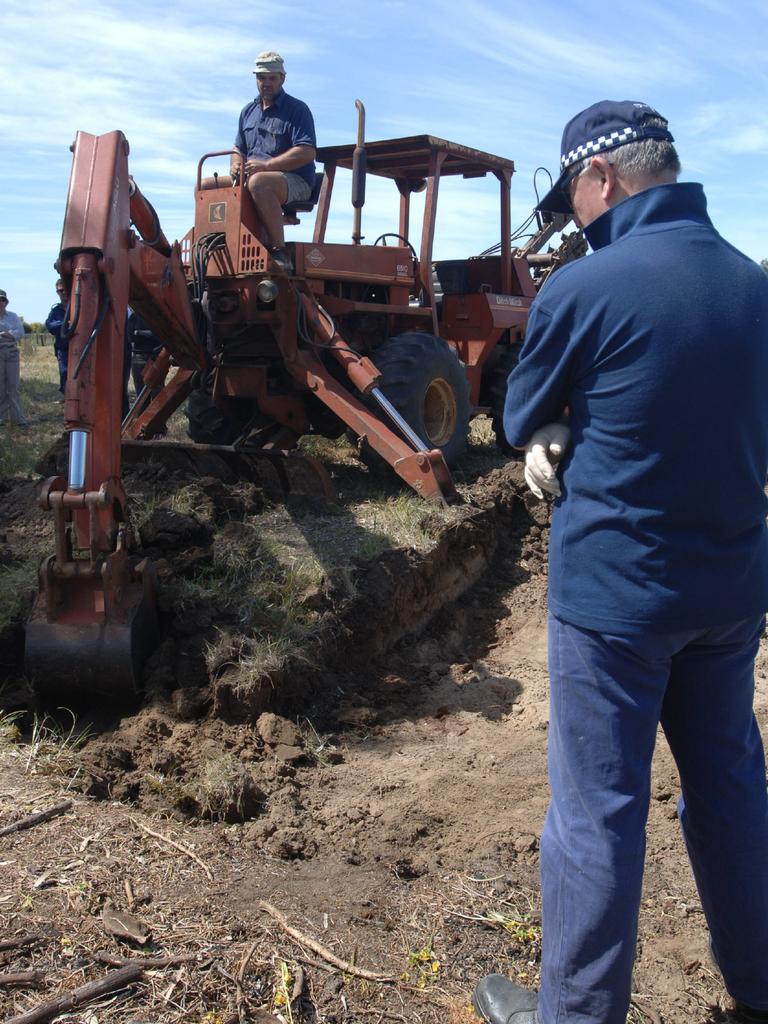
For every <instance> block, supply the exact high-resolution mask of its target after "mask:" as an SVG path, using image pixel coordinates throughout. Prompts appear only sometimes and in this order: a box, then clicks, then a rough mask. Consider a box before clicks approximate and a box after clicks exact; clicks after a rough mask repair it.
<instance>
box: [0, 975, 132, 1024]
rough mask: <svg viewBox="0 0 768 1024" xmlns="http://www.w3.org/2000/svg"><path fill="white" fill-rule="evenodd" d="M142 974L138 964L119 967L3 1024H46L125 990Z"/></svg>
mask: <svg viewBox="0 0 768 1024" xmlns="http://www.w3.org/2000/svg"><path fill="white" fill-rule="evenodd" d="M143 973H144V968H143V967H141V966H139V965H138V964H131V965H130V966H128V967H121V968H120V970H119V971H112V972H111V973H109V974H105V975H104V977H103V978H99V980H98V981H89V982H88V984H87V985H80V986H79V987H78V988H75V989H73V990H72V991H71V992H68V993H67V994H66V995H63V996H57V997H56V998H55V999H50V1000H48V1001H47V1002H45V1003H40V1004H39V1006H35V1007H34V1008H33V1009H31V1010H26V1011H25V1012H24V1013H20V1014H19V1015H18V1016H16V1017H10V1018H9V1019H8V1020H7V1021H6V1022H5V1024H48V1022H49V1021H52V1020H53V1018H54V1017H58V1016H59V1014H60V1013H66V1012H67V1010H74V1009H75V1007H77V1006H82V1005H83V1003H89V1002H91V1000H92V999H98V998H99V997H100V996H105V995H108V994H109V993H110V992H116V991H117V990H118V989H121V988H125V986H126V985H130V983H131V982H132V981H136V980H137V979H138V978H140V977H141V975H142V974H143Z"/></svg>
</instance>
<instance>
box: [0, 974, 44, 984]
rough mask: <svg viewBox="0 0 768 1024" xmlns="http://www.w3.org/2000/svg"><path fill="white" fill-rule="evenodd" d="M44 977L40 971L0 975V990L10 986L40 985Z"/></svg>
mask: <svg viewBox="0 0 768 1024" xmlns="http://www.w3.org/2000/svg"><path fill="white" fill-rule="evenodd" d="M44 981H45V975H44V974H43V972H42V971H16V973H15V974H0V988H7V987H10V986H11V985H34V986H37V985H42V983H43V982H44Z"/></svg>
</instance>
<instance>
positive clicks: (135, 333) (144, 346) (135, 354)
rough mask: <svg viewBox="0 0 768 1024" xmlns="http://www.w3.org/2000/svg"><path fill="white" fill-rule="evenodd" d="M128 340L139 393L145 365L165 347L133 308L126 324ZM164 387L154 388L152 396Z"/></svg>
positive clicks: (132, 371)
mask: <svg viewBox="0 0 768 1024" xmlns="http://www.w3.org/2000/svg"><path fill="white" fill-rule="evenodd" d="M125 330H126V332H127V334H128V341H129V342H130V345H131V378H132V380H133V386H134V388H135V389H136V394H137V395H138V394H139V393H140V391H141V389H142V388H143V387H144V378H143V376H142V375H143V373H144V367H145V366H146V365H147V363H148V362H149V361H150V359H152V358H153V357H154V356H156V355H157V353H158V352H159V351H160V349H161V348H162V347H163V343H162V341H160V339H159V338H156V337H155V335H154V334H153V333H152V331H150V329H149V328H148V327H147V325H146V324H145V323H144V321H143V320H142V319H141V317H140V316H139V314H138V313H134V311H133V310H131V312H130V313H129V314H128V320H127V322H126V325H125ZM161 390H162V388H153V390H152V397H153V398H154V397H155V395H158V394H159V393H160V391H161Z"/></svg>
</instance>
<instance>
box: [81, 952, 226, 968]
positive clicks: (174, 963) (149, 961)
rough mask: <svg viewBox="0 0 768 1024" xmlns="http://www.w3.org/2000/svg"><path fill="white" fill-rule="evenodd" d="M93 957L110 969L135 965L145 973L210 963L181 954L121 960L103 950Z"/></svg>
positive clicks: (195, 955)
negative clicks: (158, 969)
mask: <svg viewBox="0 0 768 1024" xmlns="http://www.w3.org/2000/svg"><path fill="white" fill-rule="evenodd" d="M93 956H94V959H95V960H98V961H99V963H100V964H106V965H107V966H108V967H128V966H129V965H131V964H135V965H136V966H137V967H141V969H142V970H143V971H151V970H154V969H155V968H162V967H178V966H179V965H180V964H192V963H197V964H199V966H201V967H203V966H205V964H207V963H208V962H209V961H208V960H198V958H197V957H198V955H197V953H180V954H179V955H178V956H132V957H126V958H121V957H117V956H112V955H111V954H110V953H106V952H104V951H103V950H102V951H100V952H98V953H94V954H93Z"/></svg>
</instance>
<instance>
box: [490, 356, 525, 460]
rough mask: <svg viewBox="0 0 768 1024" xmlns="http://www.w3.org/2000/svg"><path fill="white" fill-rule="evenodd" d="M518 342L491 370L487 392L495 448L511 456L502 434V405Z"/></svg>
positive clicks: (515, 361)
mask: <svg viewBox="0 0 768 1024" xmlns="http://www.w3.org/2000/svg"><path fill="white" fill-rule="evenodd" d="M520 344H521V343H520V342H517V343H515V344H513V345H512V346H510V348H508V349H507V350H506V351H505V352H504V354H503V355H502V357H501V358H500V359H499V360H498V361H497V362H496V365H495V366H494V368H493V370H491V380H490V387H489V390H488V394H489V398H490V406H491V424H492V426H493V433H494V435H495V437H496V446H497V448H498V449H499V451H502V452H504V454H505V455H513V454H514V453H515V451H516V449H515V448H513V447H512V445H511V444H510V443H509V441H507V438H506V435H505V433H504V403H505V401H506V398H507V379H508V378H509V375H510V373H512V371H513V370H514V368H515V367H516V366H517V363H518V360H519V358H520Z"/></svg>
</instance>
